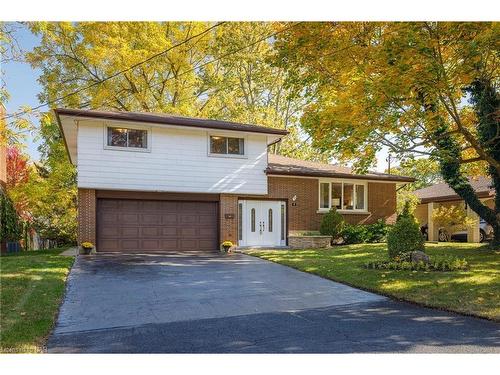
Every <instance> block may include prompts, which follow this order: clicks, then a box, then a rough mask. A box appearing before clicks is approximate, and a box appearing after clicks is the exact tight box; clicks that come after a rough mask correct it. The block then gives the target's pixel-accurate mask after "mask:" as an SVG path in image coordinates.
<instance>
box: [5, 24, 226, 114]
mask: <svg viewBox="0 0 500 375" xmlns="http://www.w3.org/2000/svg"><path fill="white" fill-rule="evenodd" d="M224 23H226V21H224V22H219V23H216V24H215V25H213V26H211V27H209V28H207V29H205V30H204V31H202V32H201V33H198V34H196V35H192V36H190V37H189V38H187V39H185V40H183V41H182V42H180V43H177V44H175V45H173V46H172V47H169V48H167V49H165V50H163V51H161V52H158V53H156V54H154V55H152V56H150V57H148V58H147V59H145V60H142V61H140V62H138V63H135V64H134V65H131V66H129V67H128V68H125V69H123V70H120V71H118V72H116V73H114V74H112V75H110V76H107V77H105V78H103V79H101V80H99V81H97V82H94V83H92V84H90V85H88V86H85V87H82V88H81V89H78V90H76V91H73V92H70V93H68V94H66V95H63V96H61V97H59V98H56V99H53V100H49V101H47V102H45V103H42V104H40V105H38V106H36V107H34V108H31V109H30V110H29V111H28V110H25V111H21V112H17V113H12V114H10V115H7V116H4V117H2V118H1V119H0V120H6V119H9V118H11V117H19V116H22V115H25V114H27V113H29V112H31V111H34V110H37V109H40V108H42V107H45V106H48V105H51V104H55V103H57V102H60V101H61V100H63V99H66V98H68V97H70V96H73V95H76V94H79V93H81V92H82V91H85V90H88V89H90V88H92V87H95V86H97V85H100V84H101V83H104V82H106V81H109V80H110V79H112V78H115V77H117V76H119V75H121V74H124V73H126V72H128V71H130V70H132V69H135V68H137V67H138V66H140V65H142V64H145V63H147V62H149V61H151V60H153V59H155V58H157V57H159V56H161V55H164V54H166V53H167V52H169V51H171V50H173V49H174V48H178V47H180V46H182V45H184V44H186V43H188V42H189V41H191V40H193V39H195V38H197V37H199V36H202V35H205V34H206V33H208V32H210V31H211V30H213V29H215V28H216V27H219V26H221V25H223V24H224Z"/></svg>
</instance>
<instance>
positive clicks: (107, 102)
mask: <svg viewBox="0 0 500 375" xmlns="http://www.w3.org/2000/svg"><path fill="white" fill-rule="evenodd" d="M301 23H303V21H300V22H296V23H294V24H292V25H290V26H287V27H284V28H283V29H281V30H278V31H276V32H274V33H271V34H268V35H266V36H264V37H262V38H259V39H257V40H256V41H254V42H252V43H250V44H247V45H245V46H243V47H240V48H237V49H234V50H232V51H229V52H227V53H225V54H222V55H220V56H218V57H216V58H214V59H212V60H209V61H206V62H204V63H202V64H199V65H197V66H195V67H193V68H191V69H188V70H186V71H184V72H181V73H179V74H178V75H177V76H176V77H171V78H167V79H166V80H165V81H162V82H157V83H155V84H153V85H151V86H150V88H152V87H155V86H158V85H160V84H164V83H165V82H167V81H171V80H173V79H176V78H178V77H180V76H183V75H185V74H188V73H191V72H193V71H195V70H197V69H200V68H203V67H205V66H207V65H209V64H213V63H214V62H217V61H219V60H222V59H224V58H227V57H229V56H231V55H234V54H236V53H238V52H241V51H243V50H245V49H247V48H250V47H253V46H255V45H257V44H259V43H262V42H263V41H265V40H267V39H269V38H273V37H275V36H277V35H279V34H281V33H283V32H285V31H287V30H290V29H291V28H294V27H296V26H298V25H299V24H301ZM221 24H222V23H221ZM215 26H217V25H215ZM215 26H212V28H214V27H215ZM172 48H174V47H172ZM133 94H134V93H129V94H127V95H126V96H124V97H121V98H119V99H121V100H122V99H126V98H128V97H130V96H131V95H133ZM68 95H70V94H68ZM63 98H64V97H63ZM182 101H184V100H182ZM88 104H89V103H88V102H86V103H85V105H84V106H83V107H82V108H84V107H86V106H87V105H88ZM109 104H110V102H109V101H105V102H104V103H102V104H101V105H100V107H102V106H103V105H109ZM39 107H40V106H39ZM34 109H38V107H37V108H34ZM95 109H99V107H91V108H90V110H95ZM75 117H79V116H78V115H77V116H75ZM11 123H12V122H11ZM11 123H9V124H11Z"/></svg>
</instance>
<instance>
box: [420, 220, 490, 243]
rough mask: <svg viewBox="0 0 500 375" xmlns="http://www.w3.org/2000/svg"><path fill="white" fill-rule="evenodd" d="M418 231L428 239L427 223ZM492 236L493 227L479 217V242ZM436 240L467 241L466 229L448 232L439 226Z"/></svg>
mask: <svg viewBox="0 0 500 375" xmlns="http://www.w3.org/2000/svg"><path fill="white" fill-rule="evenodd" d="M420 231H421V232H422V235H423V236H424V237H425V239H426V240H428V238H429V236H428V229H427V224H425V225H423V226H421V227H420ZM492 237H493V227H492V226H491V225H489V224H488V223H487V222H486V221H485V220H483V219H481V220H480V221H479V242H484V241H488V240H490V239H491V238H492ZM438 241H440V242H447V241H458V242H467V230H459V231H455V232H453V233H448V231H447V230H446V229H444V228H439V231H438Z"/></svg>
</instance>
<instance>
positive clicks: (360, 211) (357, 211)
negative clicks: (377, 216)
mask: <svg viewBox="0 0 500 375" xmlns="http://www.w3.org/2000/svg"><path fill="white" fill-rule="evenodd" d="M332 183H338V184H342V196H341V201H342V203H343V202H344V183H346V184H353V185H354V188H353V195H354V202H353V203H354V204H353V206H354V207H356V187H355V186H356V185H363V186H364V187H365V188H364V200H365V207H364V208H363V209H356V208H353V209H352V210H345V209H340V210H339V209H337V212H339V213H342V214H369V213H370V211H368V181H363V180H355V179H353V180H347V179H319V180H318V211H317V212H318V213H324V212H328V211H330V209H331V208H332ZM321 184H328V208H322V207H321Z"/></svg>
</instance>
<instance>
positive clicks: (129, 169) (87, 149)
mask: <svg viewBox="0 0 500 375" xmlns="http://www.w3.org/2000/svg"><path fill="white" fill-rule="evenodd" d="M110 125H111V124H110ZM113 126H116V124H113ZM124 126H125V125H124ZM148 130H149V131H151V132H152V137H151V138H150V139H151V152H133V151H121V150H109V149H105V148H104V124H103V123H102V122H98V121H86V122H85V123H84V124H80V125H79V126H78V162H77V166H78V187H80V188H91V189H113V190H139V191H170V192H192V193H200V192H201V193H238V194H267V177H266V174H265V173H264V170H265V168H266V167H267V137H266V135H258V134H248V135H247V134H239V133H234V132H231V134H233V135H236V136H242V137H243V136H245V137H246V143H245V152H246V158H231V157H228V158H226V157H211V156H208V140H207V135H208V134H221V132H218V131H215V130H214V131H213V132H212V131H210V130H204V129H199V130H198V129H193V130H192V129H186V130H185V129H179V128H169V127H163V128H160V127H151V128H149V129H148Z"/></svg>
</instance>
